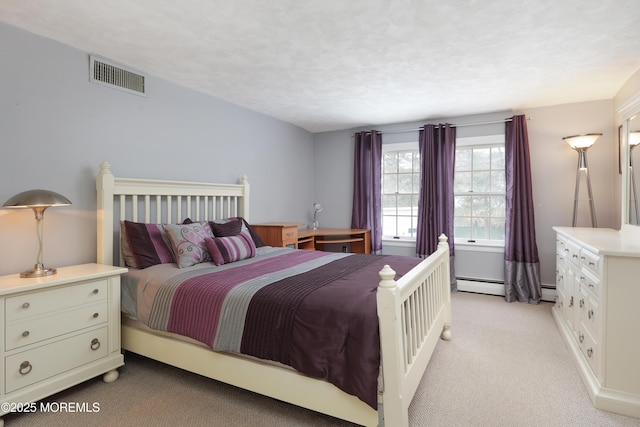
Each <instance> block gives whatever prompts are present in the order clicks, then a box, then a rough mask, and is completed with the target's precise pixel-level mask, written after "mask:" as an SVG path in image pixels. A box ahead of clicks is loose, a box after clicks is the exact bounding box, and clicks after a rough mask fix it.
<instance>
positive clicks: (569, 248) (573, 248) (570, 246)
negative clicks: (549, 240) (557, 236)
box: [564, 240, 580, 265]
mask: <svg viewBox="0 0 640 427" xmlns="http://www.w3.org/2000/svg"><path fill="white" fill-rule="evenodd" d="M564 251H565V253H566V259H568V260H569V261H571V262H572V263H574V264H576V265H580V246H578V245H576V244H575V243H573V242H572V241H570V240H567V243H566V247H565V249H564Z"/></svg>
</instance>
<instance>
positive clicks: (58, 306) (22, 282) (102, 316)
mask: <svg viewBox="0 0 640 427" xmlns="http://www.w3.org/2000/svg"><path fill="white" fill-rule="evenodd" d="M126 271H127V270H126V269H125V268H119V267H111V266H106V265H100V264H84V265H78V266H73V267H63V268H59V269H58V273H57V274H55V275H52V276H47V277H42V278H21V277H19V275H18V274H15V275H9V276H2V277H0V299H1V301H0V318H1V319H2V327H1V328H0V334H1V335H2V337H1V338H2V339H1V340H0V342H1V343H2V359H3V363H2V368H1V369H0V402H2V408H1V410H0V415H3V414H5V413H7V412H11V411H20V409H21V406H22V405H24V404H26V403H28V402H36V401H37V400H40V399H42V398H44V397H46V396H49V395H51V394H54V393H57V392H59V391H61V390H64V389H66V388H68V387H71V386H73V385H75V384H78V383H80V382H82V381H86V380H88V379H90V378H93V377H96V376H98V375H101V374H104V377H103V379H104V380H105V381H106V382H112V381H115V380H116V379H117V378H118V371H117V370H116V369H117V368H118V367H119V366H122V365H123V364H124V358H123V356H122V354H121V352H120V274H122V273H124V272H126ZM0 425H2V419H1V418H0Z"/></svg>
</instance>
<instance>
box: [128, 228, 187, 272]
mask: <svg viewBox="0 0 640 427" xmlns="http://www.w3.org/2000/svg"><path fill="white" fill-rule="evenodd" d="M120 229H121V231H124V233H123V236H121V250H122V256H123V258H124V260H125V263H126V264H127V266H129V267H131V268H147V267H151V266H152V265H156V264H168V263H172V262H175V259H174V255H173V251H172V250H171V242H170V241H169V237H168V236H167V233H165V231H164V227H163V225H162V224H144V223H140V222H132V221H123V222H122V223H121V226H120Z"/></svg>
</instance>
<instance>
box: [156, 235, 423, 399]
mask: <svg viewBox="0 0 640 427" xmlns="http://www.w3.org/2000/svg"><path fill="white" fill-rule="evenodd" d="M420 261H421V260H420V259H418V258H412V257H399V256H378V255H359V254H342V253H329V252H320V251H302V250H291V249H273V248H271V249H270V252H267V253H266V254H262V255H259V256H257V257H255V258H252V259H250V260H244V261H241V262H237V263H233V264H227V265H225V266H223V267H224V268H220V267H214V266H213V264H212V266H211V268H200V269H198V270H197V271H184V272H180V273H179V274H175V275H173V276H172V277H170V278H169V279H167V280H165V281H164V282H163V283H162V284H161V285H159V286H158V289H157V291H155V293H154V298H153V302H152V305H151V311H150V315H149V326H150V327H152V328H154V329H159V330H164V331H168V332H173V333H177V334H181V335H184V336H188V337H191V338H193V339H196V340H198V341H201V342H203V343H205V344H206V345H208V346H210V347H211V348H212V349H214V350H216V351H226V352H234V353H242V354H247V355H251V356H255V357H259V358H261V359H267V360H273V361H276V362H280V363H283V364H286V365H289V366H291V367H293V368H294V369H296V370H297V371H299V372H301V373H303V374H305V375H307V376H310V377H313V378H321V379H325V380H327V381H329V382H331V383H332V384H334V385H336V386H337V387H339V388H340V389H342V390H343V391H345V392H346V393H349V394H352V395H355V396H357V397H358V398H360V399H361V400H362V401H364V402H365V403H367V404H368V405H370V406H371V407H373V408H374V409H377V381H378V372H379V366H380V344H379V342H380V339H379V333H378V318H377V314H376V312H377V307H376V289H377V286H378V283H379V281H380V277H379V276H378V272H379V271H380V270H381V269H382V267H383V266H384V264H389V265H391V266H392V267H393V269H394V270H395V271H396V272H397V273H398V276H397V277H400V276H401V275H403V274H405V273H406V272H408V271H409V270H410V269H411V268H413V267H414V266H415V265H417V264H418V263H419V262H420ZM183 270H187V269H183Z"/></svg>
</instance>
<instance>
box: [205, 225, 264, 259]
mask: <svg viewBox="0 0 640 427" xmlns="http://www.w3.org/2000/svg"><path fill="white" fill-rule="evenodd" d="M204 242H205V244H206V245H207V249H209V252H210V253H211V257H212V258H213V262H214V264H215V265H222V264H228V263H230V262H235V261H240V260H242V259H247V258H253V257H254V256H256V245H255V244H254V243H253V239H252V238H251V235H250V234H249V232H248V231H242V232H241V233H240V234H238V235H236V236H229V237H214V238H206V239H204Z"/></svg>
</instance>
